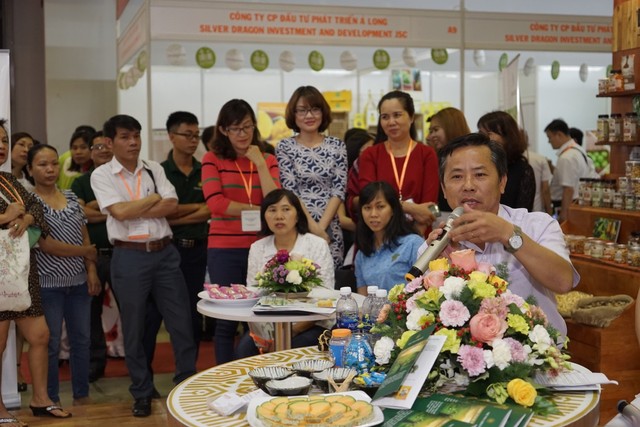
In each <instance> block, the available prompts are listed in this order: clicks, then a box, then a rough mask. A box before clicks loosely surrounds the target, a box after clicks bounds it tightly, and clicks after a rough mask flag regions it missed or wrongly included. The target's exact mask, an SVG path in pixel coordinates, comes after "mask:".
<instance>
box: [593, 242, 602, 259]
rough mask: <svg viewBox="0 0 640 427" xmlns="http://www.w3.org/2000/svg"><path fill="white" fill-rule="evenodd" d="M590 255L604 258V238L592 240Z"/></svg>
mask: <svg viewBox="0 0 640 427" xmlns="http://www.w3.org/2000/svg"><path fill="white" fill-rule="evenodd" d="M590 255H591V257H592V258H598V259H600V258H602V255H604V242H603V241H602V240H600V239H596V240H594V241H593V242H591V251H590Z"/></svg>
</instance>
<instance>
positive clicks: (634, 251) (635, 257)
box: [627, 244, 640, 267]
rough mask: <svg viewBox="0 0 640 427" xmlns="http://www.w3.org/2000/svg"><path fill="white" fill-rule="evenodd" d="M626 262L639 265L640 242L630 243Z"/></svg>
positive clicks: (634, 265)
mask: <svg viewBox="0 0 640 427" xmlns="http://www.w3.org/2000/svg"><path fill="white" fill-rule="evenodd" d="M627 264H628V265H630V266H631V267H640V244H632V245H630V246H629V252H628V253H627Z"/></svg>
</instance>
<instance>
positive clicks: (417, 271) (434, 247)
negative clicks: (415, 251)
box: [404, 206, 464, 282]
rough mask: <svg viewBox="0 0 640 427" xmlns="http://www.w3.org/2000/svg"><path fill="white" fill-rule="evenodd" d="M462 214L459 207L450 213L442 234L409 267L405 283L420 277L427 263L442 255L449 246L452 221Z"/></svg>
mask: <svg viewBox="0 0 640 427" xmlns="http://www.w3.org/2000/svg"><path fill="white" fill-rule="evenodd" d="M463 213H464V208H463V207H462V206H459V207H457V208H455V209H454V210H453V212H451V215H449V218H447V222H446V223H445V225H444V228H443V229H442V234H440V236H438V238H437V239H435V240H434V241H433V242H431V244H430V245H429V247H428V248H427V249H426V250H425V251H424V252H423V253H422V255H420V257H419V258H418V259H417V260H416V262H415V263H414V264H413V266H412V267H411V270H409V272H408V273H407V274H405V275H404V278H405V279H406V280H407V282H410V281H412V280H413V279H415V278H416V277H419V276H422V275H423V274H424V272H425V271H427V269H428V268H429V262H430V261H433V260H434V259H436V257H437V256H438V255H440V254H441V253H442V251H443V250H444V248H446V247H447V245H448V244H449V231H451V229H452V228H453V221H454V220H455V219H456V218H458V217H459V216H460V215H462V214H463Z"/></svg>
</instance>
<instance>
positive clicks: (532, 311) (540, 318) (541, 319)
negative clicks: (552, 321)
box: [529, 305, 549, 327]
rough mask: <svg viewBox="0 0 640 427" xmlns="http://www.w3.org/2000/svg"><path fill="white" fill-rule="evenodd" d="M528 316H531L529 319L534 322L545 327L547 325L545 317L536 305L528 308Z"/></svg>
mask: <svg viewBox="0 0 640 427" xmlns="http://www.w3.org/2000/svg"><path fill="white" fill-rule="evenodd" d="M529 316H531V319H533V321H534V322H537V323H542V324H543V325H544V326H545V327H546V326H547V324H548V323H549V321H548V320H547V315H546V314H545V313H544V311H543V310H542V309H541V308H540V307H538V306H537V305H530V306H529Z"/></svg>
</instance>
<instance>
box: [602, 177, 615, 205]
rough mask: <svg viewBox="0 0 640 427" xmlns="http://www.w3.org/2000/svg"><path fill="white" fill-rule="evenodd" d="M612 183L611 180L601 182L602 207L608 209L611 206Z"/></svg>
mask: <svg viewBox="0 0 640 427" xmlns="http://www.w3.org/2000/svg"><path fill="white" fill-rule="evenodd" d="M614 182H615V181H611V180H608V179H607V180H604V181H602V204H601V205H602V207H603V208H610V207H612V206H613V193H614Z"/></svg>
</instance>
